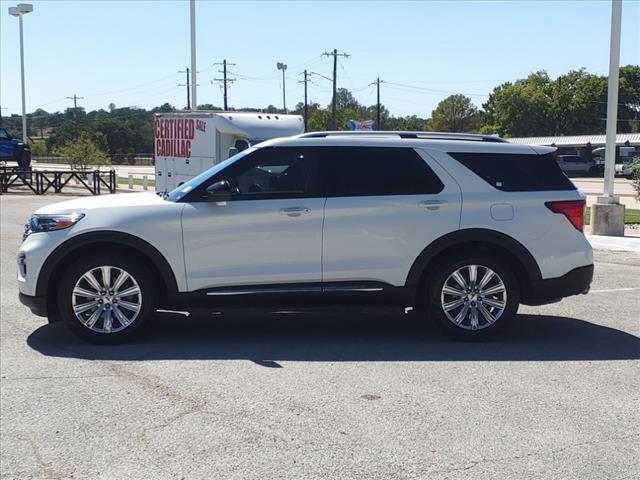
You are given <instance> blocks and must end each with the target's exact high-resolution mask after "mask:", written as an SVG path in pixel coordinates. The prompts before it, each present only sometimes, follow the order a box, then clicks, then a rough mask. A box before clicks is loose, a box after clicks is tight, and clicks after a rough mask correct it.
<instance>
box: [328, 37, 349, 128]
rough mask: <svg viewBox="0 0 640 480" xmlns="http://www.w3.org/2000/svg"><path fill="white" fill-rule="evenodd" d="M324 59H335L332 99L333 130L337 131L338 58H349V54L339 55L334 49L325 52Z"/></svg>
mask: <svg viewBox="0 0 640 480" xmlns="http://www.w3.org/2000/svg"><path fill="white" fill-rule="evenodd" d="M322 56H323V57H333V96H332V99H331V128H332V130H335V129H336V77H337V73H338V57H344V58H348V57H349V54H347V53H344V52H343V53H338V49H337V48H334V49H333V52H324V53H323V54H322Z"/></svg>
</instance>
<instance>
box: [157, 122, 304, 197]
mask: <svg viewBox="0 0 640 480" xmlns="http://www.w3.org/2000/svg"><path fill="white" fill-rule="evenodd" d="M300 133H304V122H303V120H302V117H301V116H300V115H280V114H273V113H245V112H206V111H202V112H175V113H158V114H156V117H155V124H154V144H155V167H156V192H168V191H171V190H173V189H174V188H176V187H177V186H178V185H180V184H181V183H184V182H186V181H187V180H190V179H191V178H193V177H195V176H196V175H198V174H200V173H202V172H204V171H205V170H207V169H208V168H211V167H212V166H213V165H215V164H217V163H220V162H222V161H224V160H226V159H227V158H229V157H230V156H231V155H233V154H234V153H236V152H238V151H242V150H244V149H245V148H248V147H250V146H251V145H255V144H257V143H260V142H264V141H265V140H270V139H272V138H276V137H287V136H290V135H298V134H300Z"/></svg>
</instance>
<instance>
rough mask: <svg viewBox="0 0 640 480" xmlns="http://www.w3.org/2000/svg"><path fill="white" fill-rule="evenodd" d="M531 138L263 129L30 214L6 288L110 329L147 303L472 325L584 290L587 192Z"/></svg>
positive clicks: (74, 319) (110, 332)
mask: <svg viewBox="0 0 640 480" xmlns="http://www.w3.org/2000/svg"><path fill="white" fill-rule="evenodd" d="M552 151H553V149H551V148H547V147H537V146H536V147H533V146H526V145H514V144H510V143H507V142H504V141H502V140H500V139H497V138H495V137H487V136H477V135H458V134H435V133H433V134H432V133H428V132H416V133H407V132H376V133H374V134H364V133H354V134H346V133H344V132H323V133H309V134H304V135H300V136H297V137H289V138H284V139H278V140H272V141H268V142H265V143H263V144H261V145H259V146H257V147H253V148H250V149H248V150H245V151H243V152H241V153H239V154H237V155H235V156H234V157H232V158H230V159H229V160H227V161H225V162H223V163H221V164H218V165H216V166H215V167H213V168H211V169H210V170H207V171H206V172H204V173H202V174H201V175H199V176H198V177H196V178H194V179H192V180H191V181H189V182H187V183H185V184H183V185H181V186H180V187H178V188H177V189H176V190H173V191H172V192H170V193H167V194H165V195H164V196H159V195H154V194H150V193H135V194H133V193H131V194H122V195H111V196H104V197H90V198H81V199H77V200H71V201H67V202H62V203H58V204H54V205H50V206H47V207H44V208H42V209H40V210H38V211H37V212H36V213H35V214H34V215H33V217H32V218H31V221H30V223H29V224H28V225H27V231H26V232H25V238H24V242H23V243H22V245H21V246H20V250H19V252H18V281H19V284H20V298H21V300H22V302H23V303H24V304H25V305H27V306H28V307H30V308H31V310H32V311H33V312H34V313H35V314H36V315H41V316H49V318H50V319H61V320H63V321H65V322H66V323H67V325H68V326H69V327H70V328H71V329H72V330H73V331H74V332H75V333H77V334H79V335H80V336H81V337H83V338H85V339H88V340H90V341H94V342H100V343H105V342H114V341H120V340H123V339H125V338H128V337H130V336H131V335H132V334H134V333H135V332H136V331H138V330H139V328H140V327H141V326H142V325H143V324H144V323H148V322H152V321H153V316H154V312H155V311H156V309H158V308H165V309H186V308H189V307H213V308H219V307H221V306H225V305H231V304H233V305H241V306H242V305H247V306H249V305H250V306H256V305H271V306H292V305H305V306H316V305H339V304H344V303H350V304H362V305H371V304H384V305H397V306H401V307H413V308H414V310H416V311H419V312H424V313H425V314H426V316H428V317H430V318H433V319H435V320H436V321H437V322H438V323H439V324H440V325H441V326H443V327H444V328H445V329H446V330H447V331H449V332H451V333H453V334H454V335H457V336H461V337H464V338H483V337H486V336H488V335H490V334H493V333H495V332H497V331H499V330H501V329H502V328H503V327H505V326H506V325H507V324H508V323H509V321H510V320H511V319H512V318H513V317H514V315H515V314H516V311H517V310H518V305H519V304H520V303H525V304H542V303H548V302H551V301H555V300H559V299H560V298H562V297H566V296H569V295H575V294H579V293H586V292H587V291H588V289H589V285H590V283H591V279H592V276H593V256H592V250H591V246H590V245H589V243H588V241H587V240H586V238H585V236H584V234H583V218H584V206H585V198H584V196H583V195H582V194H581V193H580V192H578V191H577V190H576V188H575V186H574V185H573V183H571V181H570V180H569V179H567V177H566V176H565V175H564V174H563V173H562V172H561V170H560V168H559V167H558V164H557V163H556V161H555V160H554V158H553V155H552V154H551V152H552Z"/></svg>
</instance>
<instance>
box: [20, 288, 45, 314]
mask: <svg viewBox="0 0 640 480" xmlns="http://www.w3.org/2000/svg"><path fill="white" fill-rule="evenodd" d="M18 298H19V299H20V302H21V303H22V304H23V305H26V306H27V307H29V309H30V310H31V312H32V313H33V314H34V315H37V316H39V317H47V316H48V312H47V297H32V296H31V295H25V294H24V293H20V294H18Z"/></svg>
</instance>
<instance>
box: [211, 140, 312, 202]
mask: <svg viewBox="0 0 640 480" xmlns="http://www.w3.org/2000/svg"><path fill="white" fill-rule="evenodd" d="M316 167H317V163H316V159H315V158H314V156H313V153H312V152H310V151H309V150H308V149H301V148H293V147H280V148H277V147H274V148H262V149H260V150H258V151H256V152H255V153H253V154H251V155H249V156H247V158H245V159H243V160H242V161H240V162H238V164H234V165H232V166H231V167H230V168H227V169H225V170H223V171H222V172H220V174H219V176H220V177H223V178H224V179H225V180H228V181H229V183H230V184H231V187H232V188H233V189H234V191H235V193H234V194H233V196H232V200H249V199H251V200H259V199H268V198H300V197H309V196H316V195H318V188H317V180H316V177H317V176H316V170H317V169H316Z"/></svg>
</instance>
